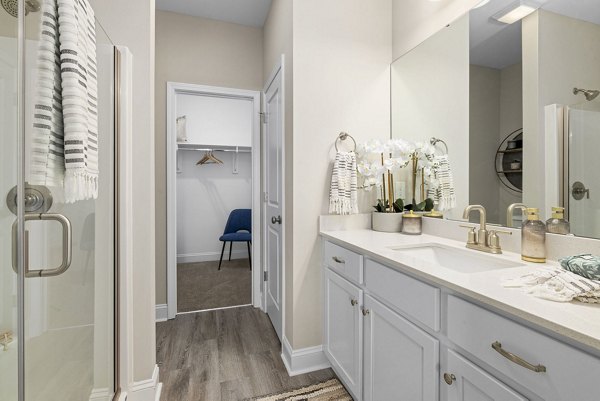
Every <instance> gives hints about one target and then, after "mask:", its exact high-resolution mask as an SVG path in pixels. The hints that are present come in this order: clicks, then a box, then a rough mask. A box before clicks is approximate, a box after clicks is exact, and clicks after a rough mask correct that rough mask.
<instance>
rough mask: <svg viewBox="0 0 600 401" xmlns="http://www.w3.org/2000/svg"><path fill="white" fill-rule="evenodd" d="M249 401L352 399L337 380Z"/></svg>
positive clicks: (334, 400)
mask: <svg viewBox="0 0 600 401" xmlns="http://www.w3.org/2000/svg"><path fill="white" fill-rule="evenodd" d="M250 401H352V397H350V394H348V392H347V391H346V389H345V388H344V386H342V383H340V381H339V380H338V379H331V380H328V381H326V382H324V383H319V384H313V385H312V386H308V387H302V388H299V389H298V390H292V391H286V392H284V393H281V394H274V395H268V396H263V397H258V398H252V400H250Z"/></svg>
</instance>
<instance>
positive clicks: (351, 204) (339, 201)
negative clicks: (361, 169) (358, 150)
mask: <svg viewBox="0 0 600 401" xmlns="http://www.w3.org/2000/svg"><path fill="white" fill-rule="evenodd" d="M329 213H332V214H356V213H358V178H357V174H356V154H355V153H354V152H337V154H336V155H335V162H334V164H333V174H332V175H331V187H330V189H329Z"/></svg>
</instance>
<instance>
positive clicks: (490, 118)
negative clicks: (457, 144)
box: [469, 63, 523, 225]
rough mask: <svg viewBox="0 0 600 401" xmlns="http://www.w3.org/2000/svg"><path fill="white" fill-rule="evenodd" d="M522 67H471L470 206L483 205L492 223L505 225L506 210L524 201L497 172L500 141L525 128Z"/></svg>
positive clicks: (517, 65) (518, 65)
mask: <svg viewBox="0 0 600 401" xmlns="http://www.w3.org/2000/svg"><path fill="white" fill-rule="evenodd" d="M521 71H522V65H521V63H517V64H514V65H511V66H508V67H506V68H504V69H502V70H497V69H494V68H487V67H481V66H476V65H471V77H470V78H471V82H470V116H469V117H470V128H469V130H470V139H469V154H470V155H469V181H470V185H469V187H470V196H469V203H471V204H481V205H484V206H485V207H486V209H487V211H488V221H489V222H490V223H499V224H502V225H504V224H506V223H505V222H506V208H507V207H508V205H510V204H511V203H515V202H521V199H522V198H521V195H520V194H517V193H514V192H512V191H510V190H509V189H507V188H506V187H505V186H504V185H502V183H501V182H500V181H499V180H498V177H497V176H496V172H495V170H494V162H495V154H496V151H497V149H498V146H499V145H500V143H501V141H502V140H504V138H505V137H506V136H507V135H508V134H510V133H511V132H513V131H515V130H517V129H519V128H522V127H523V94H522V93H523V90H522V85H523V84H522V82H523V80H522V73H521Z"/></svg>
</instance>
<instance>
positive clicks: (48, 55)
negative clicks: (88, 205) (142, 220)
mask: <svg viewBox="0 0 600 401" xmlns="http://www.w3.org/2000/svg"><path fill="white" fill-rule="evenodd" d="M96 73H97V71H96V26H95V19H94V11H93V9H92V7H91V6H90V4H89V1H88V0H58V2H57V1H56V0H44V3H43V6H42V30H41V40H40V46H39V51H38V85H37V87H38V91H37V98H36V103H35V116H34V132H33V146H32V169H31V181H32V182H33V183H38V184H42V185H49V186H53V187H60V186H63V187H64V193H65V200H66V202H75V201H78V200H84V199H91V198H94V199H95V198H97V197H98V104H97V103H98V83H97V77H96Z"/></svg>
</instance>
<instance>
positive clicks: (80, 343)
mask: <svg viewBox="0 0 600 401" xmlns="http://www.w3.org/2000/svg"><path fill="white" fill-rule="evenodd" d="M9 3H11V2H7V4H9ZM18 3H19V4H21V3H22V1H19V2H18ZM33 3H35V2H28V4H33ZM2 4H3V5H4V4H5V2H3V3H2ZM42 12H43V10H35V9H32V10H31V11H30V12H29V13H28V14H27V16H21V15H19V17H18V18H16V17H14V16H13V15H11V14H10V13H8V12H6V9H5V8H4V7H0V130H1V131H0V132H1V135H2V141H1V142H0V143H1V145H2V146H0V152H1V155H0V156H1V157H0V166H1V170H0V249H1V253H0V400H2V401H59V400H60V401H81V400H86V401H87V400H102V401H109V400H112V399H113V396H114V394H115V388H116V384H115V383H116V380H115V316H116V313H115V310H116V308H115V268H116V252H115V240H116V238H115V227H116V221H115V215H116V213H115V204H116V193H115V188H116V187H115V183H116V179H115V164H116V162H115V154H116V147H115V121H114V118H115V88H114V83H115V48H114V45H113V43H112V42H111V40H110V38H109V37H108V35H107V34H106V33H105V32H104V30H103V29H102V27H101V26H100V24H99V23H98V22H97V23H96V37H95V42H96V49H97V68H96V71H95V73H96V75H97V81H98V91H97V93H96V94H95V96H94V98H95V100H96V101H97V119H98V129H97V131H98V132H97V140H96V141H95V142H97V148H98V170H99V175H98V196H97V198H96V199H88V200H78V201H75V202H67V201H66V200H65V186H64V183H63V182H62V180H55V182H49V181H52V180H47V179H46V180H45V181H44V180H42V181H44V182H40V173H39V172H40V168H39V167H40V163H39V157H40V148H41V147H42V148H43V146H41V147H40V138H39V136H36V134H35V128H39V124H40V118H41V117H40V116H41V115H42V114H41V113H40V104H41V103H40V101H39V99H40V92H41V91H42V90H43V82H42V81H43V79H44V78H43V77H41V76H42V74H41V72H40V68H39V66H40V60H41V57H40V52H39V49H40V37H41V32H42V26H43V25H42V20H41V15H42ZM19 20H20V21H21V23H22V26H23V29H22V31H21V33H19V32H18V29H17V26H18V21H19ZM9 26H14V31H13V32H12V33H11V32H8V31H7V27H9ZM11 35H12V36H11ZM40 88H42V89H40ZM63 90H64V89H63ZM42 106H43V105H42ZM63 106H64V103H63ZM50 110H51V109H50ZM36 124H37V125H36ZM53 127H54V126H53ZM52 129H53V130H54V129H55V128H52ZM50 138H51V140H52V141H53V140H56V139H55V138H56V135H54V132H52V135H51V136H50ZM19 145H20V146H19ZM42 145H43V144H42ZM94 145H96V143H94ZM87 146H91V145H90V144H88V145H87ZM46 147H47V148H49V146H47V145H46ZM63 164H64V162H63ZM19 166H21V168H19ZM42 175H43V174H42ZM57 181H58V182H57ZM17 212H19V213H17Z"/></svg>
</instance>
